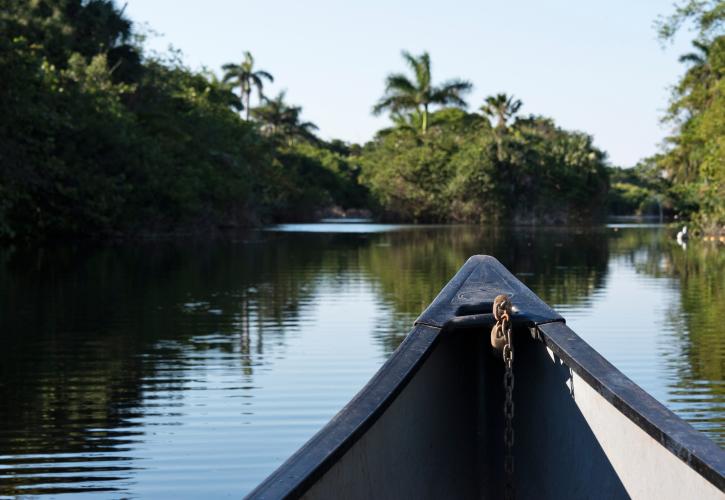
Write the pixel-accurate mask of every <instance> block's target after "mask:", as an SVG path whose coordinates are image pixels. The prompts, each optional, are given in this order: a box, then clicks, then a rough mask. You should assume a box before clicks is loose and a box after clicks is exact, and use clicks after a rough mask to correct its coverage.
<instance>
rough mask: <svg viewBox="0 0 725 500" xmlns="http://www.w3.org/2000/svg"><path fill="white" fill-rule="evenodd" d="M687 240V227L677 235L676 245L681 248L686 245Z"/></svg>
mask: <svg viewBox="0 0 725 500" xmlns="http://www.w3.org/2000/svg"><path fill="white" fill-rule="evenodd" d="M688 238H689V236H687V226H684V227H683V228H682V230H681V231H680V232H679V233H677V244H678V245H682V246H684V245H686V244H687V239H688Z"/></svg>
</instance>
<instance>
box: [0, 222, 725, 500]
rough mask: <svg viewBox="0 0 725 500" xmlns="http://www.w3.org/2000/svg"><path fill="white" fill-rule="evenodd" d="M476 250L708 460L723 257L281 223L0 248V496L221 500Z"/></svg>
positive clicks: (301, 430)
mask: <svg viewBox="0 0 725 500" xmlns="http://www.w3.org/2000/svg"><path fill="white" fill-rule="evenodd" d="M476 253H484V254H490V255H494V256H496V257H497V258H498V259H499V260H500V261H501V262H502V263H503V264H504V265H505V266H507V267H508V268H509V269H510V270H511V271H512V272H513V273H514V274H516V275H517V276H518V277H519V279H521V280H522V281H524V282H525V283H526V284H527V285H528V286H529V287H530V288H532V289H533V290H534V292H536V293H537V294H538V295H539V296H541V297H542V298H543V299H544V300H545V301H546V302H548V303H549V304H551V305H552V306H554V307H555V308H556V309H557V310H558V311H559V312H560V313H561V314H562V315H563V316H564V317H566V319H567V322H568V324H569V325H570V326H571V327H572V328H573V329H574V330H575V331H577V332H578V333H579V334H580V335H581V336H582V337H583V338H584V339H585V340H586V341H587V342H589V343H590V344H592V345H593V346H594V348H596V349H597V350H599V352H601V353H602V354H603V355H604V356H605V357H606V358H608V359H609V360H610V361H611V362H613V363H614V365H615V366H617V367H618V368H619V369H621V370H622V371H623V372H624V373H625V374H626V375H628V376H629V377H630V378H632V379H633V380H634V381H635V382H637V383H638V384H640V385H641V386H642V387H643V388H644V389H645V390H647V391H648V392H650V393H651V394H652V395H654V396H655V397H656V398H657V399H658V400H659V401H661V402H663V403H664V404H665V405H666V406H668V407H669V408H671V409H672V410H673V411H675V412H676V413H678V414H679V415H681V416H682V417H683V418H685V419H686V420H688V421H689V422H690V423H691V424H692V425H693V426H695V427H696V428H697V429H699V430H700V431H702V432H704V433H706V434H707V435H708V436H710V438H712V439H713V440H714V441H716V442H717V443H718V444H720V446H725V376H724V373H725V329H724V328H723V326H722V325H723V323H722V321H723V320H722V318H723V316H724V314H723V313H725V249H723V248H722V247H720V248H718V247H716V246H712V245H708V244H690V246H689V248H687V249H683V248H681V247H679V246H677V245H676V244H675V242H674V239H673V235H672V234H671V232H670V231H668V230H666V229H664V228H661V227H657V226H627V225H610V226H607V227H600V228H593V229H591V228H590V229H541V230H514V231H502V230H495V229H491V228H481V227H471V226H445V227H434V226H390V225H377V224H312V225H287V226H280V227H277V228H273V230H266V231H257V232H252V233H249V234H245V235H243V236H240V237H237V238H234V239H232V240H229V239H227V240H223V241H215V240H212V241H205V242H200V241H196V242H189V241H184V242H142V243H134V244H123V245H105V246H96V247H91V246H88V245H76V246H73V245H61V246H47V247H44V248H34V249H25V248H19V247H16V248H3V249H0V341H1V344H0V346H1V348H0V497H5V496H8V497H14V496H23V495H28V496H34V495H44V494H45V495H52V496H64V497H65V496H66V495H68V496H81V497H83V498H141V497H142V498H173V499H180V498H198V497H200V496H203V497H205V498H217V497H231V498H239V497H240V496H241V495H243V494H244V493H246V492H249V491H250V490H251V489H252V488H253V487H254V486H255V485H256V484H257V483H258V482H259V481H261V480H262V479H263V478H264V477H265V476H266V475H267V474H269V473H270V472H271V471H272V470H274V469H275V467H277V466H278V465H279V464H281V463H282V462H283V461H284V460H285V459H286V458H287V457H288V456H289V455H290V454H291V453H292V452H293V451H295V450H296V449H297V448H298V447H299V446H300V445H302V444H303V443H304V442H305V441H306V440H307V439H308V438H309V437H310V436H312V435H313V434H314V433H315V432H316V431H317V430H319V429H320V428H321V427H322V426H323V425H324V424H325V423H326V422H327V421H328V420H329V418H330V417H332V416H333V415H334V414H335V413H336V412H337V411H338V410H339V409H340V408H341V407H342V406H343V405H344V404H345V403H346V402H347V401H348V400H349V399H350V398H351V397H352V396H353V395H354V394H355V393H356V392H357V391H358V390H359V389H360V388H361V387H362V386H363V385H364V384H365V382H366V381H367V380H368V379H369V378H370V377H371V375H372V374H373V373H374V372H375V371H376V370H377V368H378V367H379V366H380V365H381V364H382V363H383V362H384V361H385V359H386V358H387V357H388V356H389V355H390V353H391V352H392V351H393V350H394V349H395V348H396V346H397V345H398V344H399V343H400V341H401V340H402V339H403V337H404V336H405V334H406V332H407V331H408V329H409V328H410V326H411V324H412V322H413V320H414V319H415V317H416V316H417V315H418V314H419V313H420V312H421V310H422V309H423V308H424V307H425V306H426V305H427V304H428V303H429V302H430V301H431V300H432V299H433V297H435V295H436V294H437V293H438V291H439V290H440V289H441V287H442V286H443V285H444V284H445V283H446V282H447V280H448V279H449V278H450V277H451V276H452V275H453V274H454V273H455V272H456V270H457V269H458V268H459V267H460V266H461V265H462V264H463V262H464V261H465V260H466V258H467V257H468V256H470V255H473V254H476Z"/></svg>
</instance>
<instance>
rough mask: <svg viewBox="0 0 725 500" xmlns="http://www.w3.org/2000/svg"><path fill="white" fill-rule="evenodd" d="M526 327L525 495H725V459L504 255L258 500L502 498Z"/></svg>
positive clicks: (520, 461)
mask: <svg viewBox="0 0 725 500" xmlns="http://www.w3.org/2000/svg"><path fill="white" fill-rule="evenodd" d="M498 293H508V294H509V295H511V296H512V300H513V303H514V305H515V306H516V307H517V308H518V309H519V310H520V318H521V319H520V320H519V321H518V322H517V324H518V326H517V328H516V331H515V353H516V357H515V368H514V370H515V375H516V387H515V391H514V401H515V408H516V414H515V421H514V428H515V436H516V437H515V444H514V456H515V470H516V496H517V498H537V499H540V498H628V497H632V498H657V499H665V498H701V499H705V498H724V497H725V495H723V491H724V490H725V452H724V451H723V450H722V449H720V448H719V447H718V446H717V445H716V444H714V443H713V442H712V441H710V440H709V439H708V438H707V437H705V436H704V435H702V434H700V433H698V432H697V431H695V430H694V429H693V428H692V427H691V426H690V425H689V424H687V423H686V422H684V421H683V420H681V419H680V418H679V417H677V416H676V415H674V414H673V413H672V412H670V411H669V410H667V409H666V408H664V407H663V406H662V405H661V404H659V403H658V402H657V401H655V400H654V399H653V398H652V397H651V396H649V395H648V394H647V393H645V392H644V391H643V390H642V389H641V388H639V387H638V386H637V385H636V384H634V383H633V382H632V381H631V380H629V379H628V378H627V377H625V376H624V375H623V374H622V373H621V372H619V371H618V370H617V369H616V368H614V367H613V366H612V365H611V364H610V363H609V362H607V361H606V360H605V359H604V358H602V357H601V356H600V355H599V354H598V353H597V352H596V351H594V350H593V349H592V348H591V347H590V346H589V345H587V344H586V343H585V342H584V341H583V340H581V339H580V338H579V337H578V336H577V335H576V334H575V333H574V332H573V331H572V330H571V329H569V328H568V327H567V326H566V325H565V323H564V321H563V319H562V318H561V317H560V316H559V315H558V314H556V313H555V312H554V311H553V310H551V309H550V308H549V307H548V306H547V305H546V304H544V303H543V302H541V300H540V299H538V297H536V296H535V295H534V294H533V293H532V292H531V291H530V290H528V289H527V288H526V287H525V286H524V285H523V284H521V283H520V282H519V281H518V280H516V278H515V277H513V275H511V274H510V273H508V271H506V270H505V268H503V266H501V264H499V263H498V261H496V260H495V259H493V258H492V257H486V256H475V257H472V258H471V259H469V261H468V262H467V263H466V265H465V266H463V268H462V269H461V270H460V271H459V272H458V273H457V274H456V276H455V277H454V278H453V279H452V280H451V282H450V283H449V284H448V285H447V286H446V287H445V288H444V289H443V291H442V292H441V293H440V295H439V296H438V297H437V298H436V299H435V301H434V302H433V303H432V304H431V305H430V306H429V307H428V309H426V311H425V312H424V313H423V314H422V315H421V317H420V318H419V319H418V320H417V321H416V325H415V327H414V328H413V330H412V331H411V332H410V333H409V335H408V336H407V337H406V339H405V340H404V341H403V343H402V344H401V345H400V347H399V348H398V349H397V350H396V351H395V353H394V354H393V355H392V356H391V358H390V359H389V360H388V361H387V362H386V363H385V364H384V365H383V366H382V367H381V369H380V370H379V371H378V373H377V374H376V375H375V376H374V377H373V378H372V379H371V380H370V382H369V383H368V384H367V385H366V386H365V387H364V388H363V389H362V390H361V391H360V393H358V394H357V395H356V396H355V398H353V400H352V401H351V402H350V403H349V404H348V405H347V406H345V408H343V409H342V410H341V411H340V413H338V414H337V415H336V416H335V417H334V418H333V419H332V420H331V421H330V422H329V423H328V424H327V426H325V428H323V429H322V430H321V431H320V432H319V433H318V434H316V435H315V436H314V437H313V438H312V439H310V441H309V442H308V443H307V444H305V445H304V446H303V447H302V448H301V449H300V450H299V451H297V452H296V453H295V454H294V455H293V456H292V457H290V459H289V460H287V462H285V463H284V464H283V465H282V466H281V467H280V468H279V469H278V470H277V471H275V472H274V473H273V474H272V475H271V476H269V477H268V478H267V479H266V480H265V481H264V482H263V483H262V484H260V485H259V486H258V487H257V488H256V489H255V490H254V491H253V492H252V493H251V494H250V495H249V498H259V499H262V498H298V497H305V498H350V499H355V498H360V499H369V498H391V499H402V498H501V497H502V496H503V477H504V472H503V458H502V457H503V411H502V405H503V398H504V395H503V385H502V378H503V364H502V363H501V361H499V360H498V359H496V358H494V357H493V356H492V355H491V353H490V347H489V331H490V327H487V325H488V324H490V317H489V315H486V314H484V313H485V312H487V310H486V307H490V306H488V304H489V303H490V302H491V301H492V300H493V298H494V297H495V295H497V294H498Z"/></svg>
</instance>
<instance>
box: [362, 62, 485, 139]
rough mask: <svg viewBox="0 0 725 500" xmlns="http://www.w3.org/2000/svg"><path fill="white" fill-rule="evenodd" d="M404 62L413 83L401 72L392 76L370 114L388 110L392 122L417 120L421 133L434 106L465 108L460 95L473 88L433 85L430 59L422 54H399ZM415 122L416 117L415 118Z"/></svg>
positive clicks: (458, 82)
mask: <svg viewBox="0 0 725 500" xmlns="http://www.w3.org/2000/svg"><path fill="white" fill-rule="evenodd" d="M402 56H403V59H404V60H405V62H406V63H407V64H408V66H409V68H410V69H411V71H412V73H413V76H414V81H413V80H410V79H409V78H408V77H407V76H405V75H404V74H402V73H392V74H390V75H388V77H387V78H386V80H385V94H384V95H383V97H381V98H380V100H379V101H378V102H377V104H375V105H374V106H373V109H372V112H373V114H376V115H377V114H380V113H382V112H384V111H386V110H387V111H390V113H391V114H392V115H393V117H394V119H395V120H398V121H400V119H401V117H402V118H403V120H404V119H405V118H404V117H405V115H411V116H412V115H415V116H416V117H419V119H420V120H419V122H420V130H421V132H423V133H425V132H426V131H427V130H428V114H429V112H430V107H431V106H433V105H440V106H447V105H453V106H460V107H465V106H466V101H464V100H463V95H464V94H466V93H467V92H469V91H470V90H471V89H472V87H473V86H472V85H471V84H470V83H469V82H466V81H464V80H458V79H455V80H449V81H447V82H445V83H443V84H442V85H440V86H433V84H432V81H431V63H430V56H429V55H428V53H427V52H423V53H422V54H421V55H420V56H417V57H416V56H414V55H412V54H410V53H409V52H407V51H403V53H402ZM414 120H416V121H417V120H418V118H414Z"/></svg>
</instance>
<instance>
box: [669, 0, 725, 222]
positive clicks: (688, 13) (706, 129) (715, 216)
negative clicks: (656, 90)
mask: <svg viewBox="0 0 725 500" xmlns="http://www.w3.org/2000/svg"><path fill="white" fill-rule="evenodd" d="M687 21H692V22H693V23H694V25H695V27H696V28H697V30H698V35H697V39H696V40H694V41H693V48H694V52H692V53H689V54H685V55H683V56H682V57H680V61H681V62H683V63H685V64H687V65H688V69H687V71H686V72H685V74H684V75H683V77H682V79H681V80H680V81H679V83H678V84H677V86H676V87H675V90H674V93H673V97H672V102H671V103H670V108H669V111H668V114H667V117H666V119H667V121H669V122H670V123H672V124H673V125H674V126H675V133H674V135H672V136H671V137H670V138H669V143H670V147H669V148H668V149H667V151H666V153H665V154H663V155H662V156H661V157H660V158H659V160H658V163H659V165H660V167H661V168H662V169H663V170H664V172H666V174H667V175H668V177H669V179H670V180H671V182H672V188H671V189H670V192H669V194H670V195H671V196H672V198H673V200H674V202H675V204H676V206H677V209H678V211H679V212H681V213H682V214H683V215H684V216H687V217H691V218H692V219H693V220H694V222H696V224H697V225H698V226H700V227H701V228H703V229H704V230H705V231H708V232H719V231H722V232H725V80H724V79H723V76H725V32H724V31H723V27H724V23H725V2H723V1H722V0H709V1H699V0H689V1H688V2H685V3H684V4H682V5H679V6H677V7H676V11H675V14H674V15H673V16H672V17H670V18H669V19H667V20H664V21H662V22H661V24H660V35H661V36H662V37H663V38H664V39H670V38H672V37H673V36H674V35H675V33H676V32H677V31H678V29H679V28H680V27H681V26H682V25H683V23H685V22H687Z"/></svg>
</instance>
